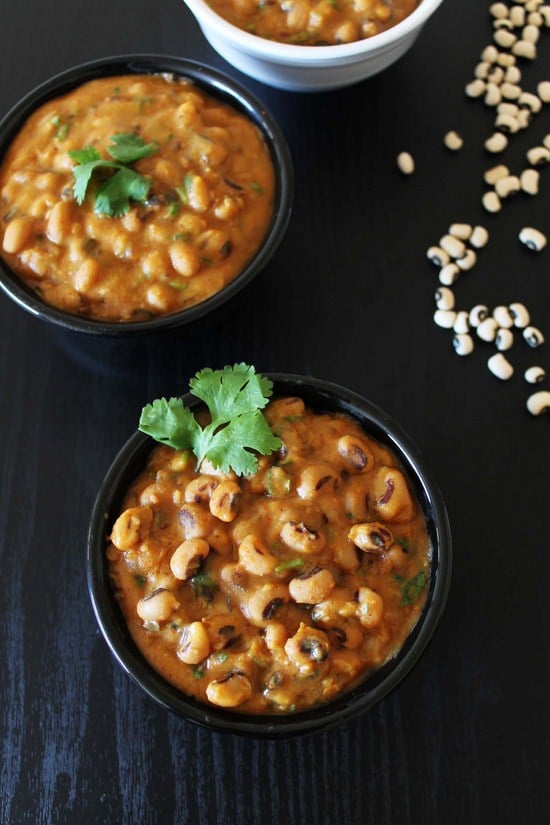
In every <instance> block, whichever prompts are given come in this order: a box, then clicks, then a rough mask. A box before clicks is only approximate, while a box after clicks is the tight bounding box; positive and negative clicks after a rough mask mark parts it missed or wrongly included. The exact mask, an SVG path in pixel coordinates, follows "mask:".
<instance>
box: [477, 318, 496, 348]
mask: <svg viewBox="0 0 550 825" xmlns="http://www.w3.org/2000/svg"><path fill="white" fill-rule="evenodd" d="M497 329H498V324H497V322H496V321H495V319H494V318H485V320H483V321H482V322H481V323H480V324H478V326H477V328H476V332H477V334H478V337H479V338H481V340H482V341H487V342H489V343H491V342H492V341H494V340H495V338H496V337H497Z"/></svg>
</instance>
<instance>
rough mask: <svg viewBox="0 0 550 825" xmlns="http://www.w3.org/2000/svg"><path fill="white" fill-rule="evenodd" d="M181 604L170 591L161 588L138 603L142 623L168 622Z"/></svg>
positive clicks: (137, 608) (138, 612)
mask: <svg viewBox="0 0 550 825" xmlns="http://www.w3.org/2000/svg"><path fill="white" fill-rule="evenodd" d="M178 607H179V602H178V600H177V599H176V597H175V596H174V594H173V593H171V592H170V590H165V589H164V588H163V587H159V588H157V589H156V590H153V592H152V593H149V594H148V595H147V596H144V597H143V598H142V599H140V600H139V602H138V603H137V607H136V610H137V614H138V616H139V618H140V619H141V620H142V622H144V623H147V622H167V621H168V619H169V618H170V616H171V615H172V613H173V612H174V610H177V609H178Z"/></svg>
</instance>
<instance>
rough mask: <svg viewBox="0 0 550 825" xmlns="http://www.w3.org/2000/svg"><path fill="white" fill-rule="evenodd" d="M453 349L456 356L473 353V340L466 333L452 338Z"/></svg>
mask: <svg viewBox="0 0 550 825" xmlns="http://www.w3.org/2000/svg"><path fill="white" fill-rule="evenodd" d="M453 347H454V351H455V352H456V354H457V355H470V354H471V353H472V352H473V351H474V339H473V338H472V336H471V335H469V334H468V333H467V332H463V333H458V334H457V335H455V336H453Z"/></svg>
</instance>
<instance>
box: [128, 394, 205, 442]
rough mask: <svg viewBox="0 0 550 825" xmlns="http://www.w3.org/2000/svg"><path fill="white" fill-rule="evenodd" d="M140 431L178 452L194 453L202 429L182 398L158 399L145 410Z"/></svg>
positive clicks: (140, 421)
mask: <svg viewBox="0 0 550 825" xmlns="http://www.w3.org/2000/svg"><path fill="white" fill-rule="evenodd" d="M139 429H140V430H141V432H142V433H146V434H147V435H150V436H151V438H154V439H155V441H160V442H161V443H162V444H167V445H168V446H170V447H174V449H176V450H193V452H194V445H195V443H196V441H197V440H198V438H199V435H200V429H201V428H200V426H199V425H198V424H197V422H196V421H195V417H194V415H193V413H192V412H191V410H189V409H187V407H184V406H183V402H182V400H181V398H169V399H168V400H167V399H166V398H157V399H156V400H155V401H153V403H152V404H147V405H146V406H145V407H144V408H143V410H142V412H141V417H140V419H139Z"/></svg>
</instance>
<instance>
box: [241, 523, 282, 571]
mask: <svg viewBox="0 0 550 825" xmlns="http://www.w3.org/2000/svg"><path fill="white" fill-rule="evenodd" d="M239 564H240V566H241V567H244V569H245V570H246V571H247V572H248V573H252V574H254V575H255V576H265V575H268V574H269V573H272V572H273V570H274V569H275V567H276V565H277V559H276V558H275V556H274V555H273V554H272V553H270V552H269V550H268V549H267V547H266V546H265V544H264V543H263V542H262V541H261V540H260V539H259V538H258V536H255V535H254V534H252V533H250V534H249V535H248V536H246V537H245V538H244V539H243V540H242V541H241V543H240V544H239Z"/></svg>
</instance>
